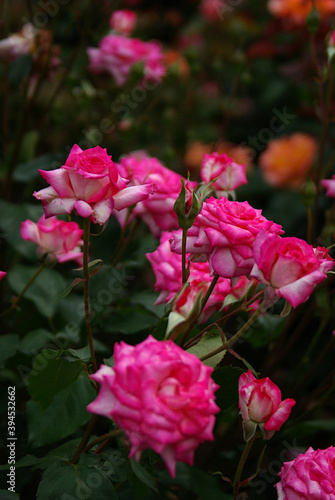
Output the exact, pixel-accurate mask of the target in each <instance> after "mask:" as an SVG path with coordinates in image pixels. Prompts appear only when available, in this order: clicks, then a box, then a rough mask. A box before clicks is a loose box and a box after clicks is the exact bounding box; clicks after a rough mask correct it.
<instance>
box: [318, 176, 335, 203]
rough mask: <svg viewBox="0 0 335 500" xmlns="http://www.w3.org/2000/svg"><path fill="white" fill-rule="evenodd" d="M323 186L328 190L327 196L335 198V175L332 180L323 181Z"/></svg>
mask: <svg viewBox="0 0 335 500" xmlns="http://www.w3.org/2000/svg"><path fill="white" fill-rule="evenodd" d="M321 184H322V186H323V187H324V188H325V189H326V190H327V192H326V195H327V196H330V197H331V198H335V175H333V177H332V178H331V179H324V180H322V181H321Z"/></svg>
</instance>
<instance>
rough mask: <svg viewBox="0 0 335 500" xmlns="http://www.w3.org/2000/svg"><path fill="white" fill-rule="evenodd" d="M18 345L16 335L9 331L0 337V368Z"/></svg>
mask: <svg viewBox="0 0 335 500" xmlns="http://www.w3.org/2000/svg"><path fill="white" fill-rule="evenodd" d="M18 346H19V337H18V335H15V334H12V333H9V334H7V335H1V337H0V368H3V367H4V366H5V364H6V361H7V359H9V358H11V357H12V356H13V355H14V354H15V353H16V350H17V348H18Z"/></svg>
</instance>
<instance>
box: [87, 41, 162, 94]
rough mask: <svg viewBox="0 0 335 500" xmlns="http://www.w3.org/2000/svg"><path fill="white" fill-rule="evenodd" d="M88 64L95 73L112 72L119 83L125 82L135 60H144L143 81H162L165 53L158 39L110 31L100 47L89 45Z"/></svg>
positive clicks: (119, 84)
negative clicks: (138, 37)
mask: <svg viewBox="0 0 335 500" xmlns="http://www.w3.org/2000/svg"><path fill="white" fill-rule="evenodd" d="M87 53H88V57H89V60H90V65H89V68H90V70H91V71H92V72H93V73H106V72H107V73H109V74H110V75H111V76H113V78H114V79H115V82H116V85H118V86H121V85H124V84H125V83H126V81H127V80H128V77H129V75H130V72H131V69H132V67H133V66H134V64H135V63H138V62H143V63H144V81H157V82H160V81H161V80H162V78H163V76H164V75H165V71H166V70H165V66H164V65H163V53H162V51H161V47H160V45H159V44H158V43H156V42H143V41H142V40H139V39H137V38H128V37H125V36H121V35H107V36H105V37H104V38H102V40H101V41H100V43H99V48H98V49H96V48H93V47H89V48H88V49H87Z"/></svg>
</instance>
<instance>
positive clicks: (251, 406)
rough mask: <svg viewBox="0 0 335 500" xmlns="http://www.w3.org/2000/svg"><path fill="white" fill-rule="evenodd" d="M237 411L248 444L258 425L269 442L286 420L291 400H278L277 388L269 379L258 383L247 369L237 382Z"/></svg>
mask: <svg viewBox="0 0 335 500" xmlns="http://www.w3.org/2000/svg"><path fill="white" fill-rule="evenodd" d="M238 393H239V408H240V414H241V416H242V419H243V435H244V439H245V441H250V439H251V438H252V437H253V436H254V434H255V432H256V428H257V426H259V428H260V429H261V431H262V433H263V438H264V439H270V438H271V437H272V436H273V434H274V432H275V431H279V429H280V428H281V426H282V425H283V423H284V422H286V420H287V419H288V417H289V415H290V413H291V409H292V407H293V406H294V405H295V401H294V399H285V400H284V401H282V400H281V392H280V389H279V387H278V386H276V384H274V383H273V382H272V381H271V380H270V379H269V378H268V377H266V378H261V379H259V380H257V379H256V378H255V377H254V376H253V374H252V373H251V371H250V370H248V371H247V372H246V373H242V375H241V376H240V378H239V381H238Z"/></svg>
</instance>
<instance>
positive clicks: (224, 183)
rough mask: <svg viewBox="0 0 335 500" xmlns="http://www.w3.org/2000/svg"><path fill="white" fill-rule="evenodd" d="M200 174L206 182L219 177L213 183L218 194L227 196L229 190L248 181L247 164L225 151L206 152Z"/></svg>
mask: <svg viewBox="0 0 335 500" xmlns="http://www.w3.org/2000/svg"><path fill="white" fill-rule="evenodd" d="M200 175H201V179H202V180H203V181H204V183H205V184H209V183H210V182H211V181H213V180H214V179H216V178H217V177H218V179H217V180H216V181H215V182H213V184H212V186H213V188H214V189H215V191H216V193H217V195H218V196H227V191H233V190H234V189H236V188H238V187H239V186H242V184H246V183H247V182H248V181H247V178H246V176H245V165H239V164H238V163H236V162H235V161H234V160H233V159H232V158H229V156H228V155H226V154H225V153H223V154H219V153H212V154H204V156H203V160H202V163H201V167H200Z"/></svg>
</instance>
